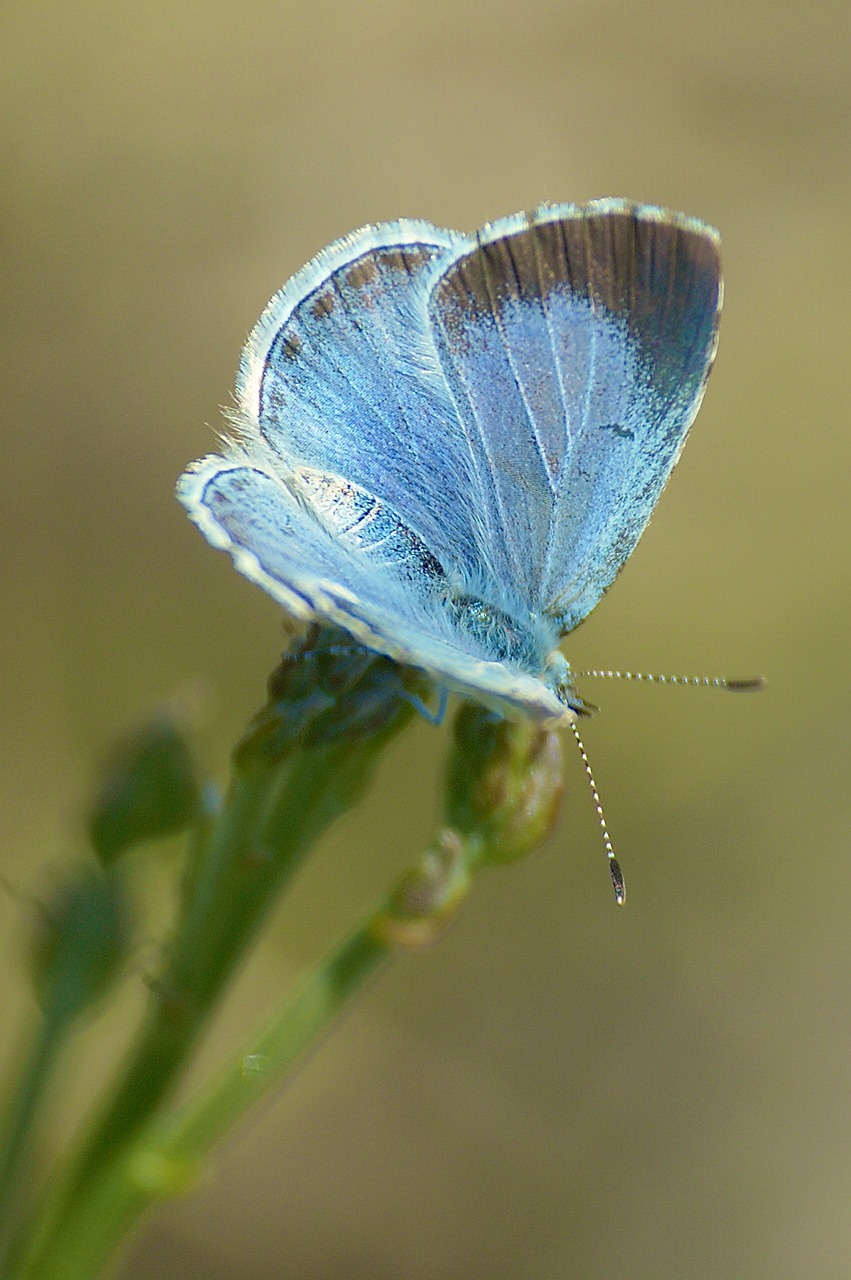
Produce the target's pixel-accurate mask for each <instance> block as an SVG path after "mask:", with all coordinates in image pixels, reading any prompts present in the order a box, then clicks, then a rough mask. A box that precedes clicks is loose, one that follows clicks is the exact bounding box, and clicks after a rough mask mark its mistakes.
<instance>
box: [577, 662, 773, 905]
mask: <svg viewBox="0 0 851 1280" xmlns="http://www.w3.org/2000/svg"><path fill="white" fill-rule="evenodd" d="M586 676H596V677H597V678H598V679H600V680H643V681H645V682H646V683H648V684H678V685H688V686H690V687H692V688H695V687H696V688H705V689H728V690H729V691H730V692H731V693H749V692H751V691H754V690H758V689H764V688H765V680H764V679H763V677H762V676H748V677H746V678H745V679H743V680H730V679H727V678H726V677H724V676H655V675H648V673H647V672H646V671H572V672H571V678H572V679H581V678H584V677H586ZM585 705H586V709H587V706H588V704H585ZM577 710H581V708H577ZM570 728H571V731H572V733H573V736H574V738H575V739H576V745H577V747H578V748H579V754H580V756H581V757H582V764H583V766H584V768H585V773H586V774H587V776H588V782H589V783H590V786H591V797H592V799H593V801H594V808H595V809H596V810H597V818H598V820H599V823H600V830H601V831H602V833H603V844H604V845H605V849H606V857H607V858H608V859H609V873H610V875H611V877H612V887H613V889H614V891H615V902H617V904H618V906H619V907H621V906H623V902H624V898H625V897H626V888H625V886H624V879H623V872H622V871H621V869H620V863H619V862H618V860H617V858H616V857H615V851H614V849H613V848H612V841H611V838H610V836H609V829H608V827H607V826H606V818H605V815H604V814H603V806H602V804H601V803H600V794H599V792H598V791H597V784H596V782H595V781H594V774H593V772H592V769H591V763H590V761H589V759H588V756H587V754H586V752H585V747H584V746H583V743H582V739H581V737H580V736H579V730H578V729H577V727H576V723H575V721H573V720H571V722H570Z"/></svg>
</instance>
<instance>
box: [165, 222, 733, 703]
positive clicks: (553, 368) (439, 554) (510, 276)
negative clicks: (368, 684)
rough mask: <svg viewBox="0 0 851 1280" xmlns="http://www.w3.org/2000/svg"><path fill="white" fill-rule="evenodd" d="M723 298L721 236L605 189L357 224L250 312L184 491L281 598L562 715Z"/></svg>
mask: <svg viewBox="0 0 851 1280" xmlns="http://www.w3.org/2000/svg"><path fill="white" fill-rule="evenodd" d="M721 300H722V283H721V272H720V259H719V240H718V235H717V233H716V232H715V231H714V230H713V229H712V228H711V227H708V226H705V225H704V224H703V223H702V222H699V221H697V220H695V219H693V218H687V217H685V216H683V215H681V214H677V213H670V212H668V211H666V210H663V209H657V208H653V207H650V206H647V205H636V204H631V203H629V202H627V201H625V200H615V199H611V200H596V201H593V202H592V203H590V204H587V205H570V204H566V205H552V206H549V205H545V206H542V207H541V208H538V209H536V210H535V211H534V212H532V213H528V214H527V213H520V214H515V215H514V216H512V217H508V218H503V219H501V220H500V221H498V222H494V223H491V224H489V225H488V226H485V227H484V228H483V229H482V230H481V231H479V232H476V233H475V234H472V235H468V234H463V233H461V232H457V231H450V230H442V229H440V228H438V227H434V226H431V225H430V224H429V223H427V222H414V221H399V222H387V223H381V224H379V225H377V226H368V227H364V228H363V229H362V230H360V231H356V232H355V233H354V234H352V235H350V236H347V237H345V238H344V239H342V240H338V241H337V242H336V243H335V244H332V245H331V246H330V247H329V248H327V249H325V250H324V251H323V252H322V253H320V254H319V255H318V256H317V257H316V258H314V260H313V261H312V262H311V263H309V264H308V265H307V266H306V267H304V268H303V269H302V270H301V271H300V272H298V274H297V275H295V276H294V277H293V278H292V280H290V281H289V283H288V284H287V285H285V287H284V288H283V289H282V290H281V291H280V292H279V293H278V294H276V295H275V297H274V298H273V299H272V301H271V302H270V303H269V305H268V306H267V307H266V310H265V311H264V312H263V315H262V316H261V318H260V320H259V322H258V324H257V326H256V327H255V329H254V331H253V333H252V334H251V336H250V338H249V340H248V343H247V345H246V347H245V350H244V352H243V356H242V361H241V364H240V369H239V375H238V380H237V402H238V408H237V412H236V413H235V414H234V415H233V421H234V425H235V429H236V435H235V438H234V439H233V440H232V441H230V442H228V443H227V444H226V446H225V452H224V454H223V455H221V456H219V455H212V456H210V457H207V458H203V459H201V460H200V461H198V462H196V463H194V464H193V466H191V467H190V468H189V470H188V471H187V472H186V473H185V474H184V475H183V476H182V477H181V480H180V484H179V488H178V496H179V498H180V501H181V502H182V503H183V504H184V506H185V507H186V508H187V510H188V512H189V514H190V516H191V518H192V519H193V520H194V521H195V523H196V524H197V525H198V526H199V528H200V529H201V531H202V533H203V534H204V536H205V537H206V538H207V539H208V541H209V542H211V543H212V544H213V545H214V546H217V547H223V548H224V549H226V550H227V551H229V552H230V554H231V556H232V557H233V560H234V563H235V564H236V567H237V568H238V569H239V570H240V572H242V573H243V574H245V576H246V577H248V578H250V579H251V580H252V581H253V582H256V583H258V584H259V585H260V586H262V587H264V588H265V589H266V590H267V591H268V592H269V594H270V595H272V596H273V597H274V598H275V599H276V600H277V601H279V602H280V604H282V605H283V606H284V608H285V609H287V610H288V611H289V612H290V613H291V614H294V615H295V616H296V617H298V618H301V619H311V620H315V621H319V622H321V623H327V624H333V625H336V626H338V627H342V628H343V629H344V630H345V631H347V632H348V633H349V634H350V635H352V636H353V637H354V638H355V639H356V640H357V641H359V642H360V643H362V644H364V645H366V646H367V647H368V648H370V649H374V650H377V651H378V652H380V653H384V654H387V655H388V656H389V657H391V658H393V659H395V660H397V661H399V662H402V663H407V664H409V665H411V666H414V667H417V668H420V669H422V670H423V671H425V672H427V673H428V674H429V675H430V676H431V677H433V678H434V679H435V680H436V682H437V683H438V684H439V685H440V686H441V687H443V688H445V689H446V688H448V689H452V690H456V691H459V692H461V693H463V694H465V695H466V696H468V697H473V698H476V699H478V700H479V701H480V702H482V703H484V704H486V705H487V706H490V707H494V708H496V709H498V710H500V711H501V712H509V713H511V712H514V713H516V712H518V711H519V712H521V713H526V714H528V715H530V716H532V717H534V718H536V719H538V720H540V721H542V722H544V723H562V724H565V723H568V722H570V721H572V720H573V716H574V711H575V710H576V709H578V707H579V706H581V703H577V702H576V700H575V699H574V702H573V703H571V684H570V669H569V667H568V664H567V662H566V660H565V658H564V657H563V655H562V654H561V653H560V652H559V650H558V647H557V646H558V643H559V640H560V638H561V637H562V636H564V635H566V634H567V633H568V632H569V631H571V630H572V629H573V628H574V627H575V626H577V625H578V624H579V623H580V622H581V621H582V620H583V618H585V617H586V616H587V615H588V614H589V613H590V611H591V610H592V609H593V608H594V606H595V604H596V603H597V602H598V600H599V599H600V598H601V596H602V595H603V593H604V592H605V591H606V590H607V588H608V587H609V585H610V584H611V583H612V581H613V580H614V578H615V577H616V575H617V573H618V571H619V570H620V568H621V566H622V565H623V563H624V561H625V560H626V559H627V557H628V556H629V555H630V553H631V552H632V550H633V548H634V547H635V545H636V543H637V542H638V539H639V537H640V536H641V533H642V531H643V530H644V527H645V526H646V524H647V522H648V520H649V518H650V515H651V513H652V511H653V507H654V506H655V504H656V502H657V500H658V498H659V496H660V494H661V492H662V489H663V488H664V486H665V483H666V481H667V479H668V476H669V475H670V473H671V470H672V469H673V467H674V464H675V463H676V461H677V458H678V457H679V454H680V450H681V449H682V447H683V444H684V442H685V438H686V435H687V434H688V430H689V427H690V426H691V423H692V422H693V420H694V417H695V415H696V413H697V410H698V407H699V405H700V401H701V399H702V397H703V392H704V389H705V386H706V380H707V378H708V375H709V371H710V368H711V366H712V361H713V358H714V355H715V348H716V343H717V331H718V318H719V312H720V308H721Z"/></svg>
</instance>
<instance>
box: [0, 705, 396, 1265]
mask: <svg viewBox="0 0 851 1280" xmlns="http://www.w3.org/2000/svg"><path fill="white" fill-rule="evenodd" d="M392 705H393V707H394V710H393V712H392V714H391V716H390V717H389V718H387V719H386V720H385V722H384V723H381V722H379V726H378V728H377V729H376V730H375V731H374V732H372V733H369V734H367V735H366V736H363V737H362V738H361V740H359V741H357V740H356V741H351V740H349V739H347V738H344V737H338V738H337V739H336V740H334V741H333V742H332V745H328V746H322V745H319V746H314V747H312V748H310V749H299V750H297V751H296V752H295V754H293V755H292V756H288V757H286V758H285V759H284V760H283V762H272V763H271V764H270V763H269V762H266V761H264V760H263V758H262V754H258V755H257V756H256V757H251V755H250V754H249V755H248V760H247V763H246V760H245V758H243V759H242V760H241V761H240V763H239V764H238V772H237V775H236V777H235V779H234V781H233V783H232V785H231V788H230V791H229V793H228V796H227V798H226V800H225V802H224V805H223V808H222V810H221V812H220V814H219V816H218V818H217V820H216V821H215V822H214V823H213V824H212V828H211V831H210V835H209V842H208V847H207V849H206V852H205V854H204V856H203V857H202V858H200V859H199V860H198V863H197V869H196V874H195V877H194V878H193V881H192V883H191V885H190V888H189V892H188V895H187V898H186V901H185V905H184V911H183V915H182V918H181V920H180V922H179V924H178V927H177V929H176V931H175V937H174V940H173V943H172V950H171V956H170V960H169V963H168V965H167V968H166V971H165V974H164V976H163V978H162V980H161V981H160V982H159V983H158V984H157V986H156V988H155V990H154V991H153V993H152V995H153V1003H152V1006H151V1009H150V1011H149V1014H148V1017H147V1019H146V1022H145V1024H144V1026H143V1028H142V1030H141V1032H140V1036H139V1038H138V1041H137V1044H136V1046H135V1047H134V1049H133V1050H132V1052H131V1054H130V1057H129V1061H128V1064H127V1067H126V1068H125V1071H124V1072H123V1074H122V1075H121V1077H120V1079H119V1081H118V1083H117V1085H116V1087H115V1089H114V1090H113V1093H112V1097H111V1101H110V1102H109V1103H108V1104H107V1106H106V1109H105V1111H104V1113H103V1114H102V1115H101V1116H100V1118H99V1119H97V1120H96V1121H95V1123H94V1125H93V1127H92V1129H91V1131H90V1134H89V1137H88V1139H87V1140H84V1142H83V1143H82V1144H81V1146H80V1148H79V1149H78V1150H77V1151H76V1152H75V1153H73V1154H72V1158H71V1161H70V1167H69V1170H68V1172H67V1173H66V1174H65V1176H64V1177H62V1178H55V1179H54V1180H52V1186H51V1190H50V1192H49V1194H48V1195H47V1197H46V1199H45V1202H44V1204H43V1205H42V1206H40V1209H39V1211H38V1212H37V1214H36V1216H35V1218H34V1220H33V1222H32V1223H31V1224H30V1226H29V1229H28V1231H27V1234H26V1238H25V1239H24V1240H23V1241H22V1244H21V1247H20V1250H19V1252H18V1255H17V1257H16V1260H15V1264H14V1265H13V1267H12V1270H11V1271H10V1272H9V1273H8V1275H9V1277H12V1276H15V1277H25V1276H26V1277H47V1276H53V1275H62V1276H63V1277H68V1280H70V1278H71V1277H74V1276H80V1277H83V1276H86V1277H89V1276H91V1275H93V1274H94V1272H93V1271H92V1270H91V1269H90V1268H89V1269H86V1267H85V1266H84V1267H83V1269H82V1270H81V1269H79V1268H78V1269H76V1270H75V1269H73V1267H72V1259H73V1258H74V1256H75V1253H74V1251H75V1249H76V1248H77V1245H76V1244H75V1243H74V1242H75V1241H76V1240H77V1239H78V1237H79V1235H80V1233H81V1232H82V1233H83V1235H84V1237H85V1238H86V1247H85V1250H84V1253H85V1256H86V1257H87V1258H88V1259H89V1260H90V1262H91V1260H92V1259H94V1258H95V1256H97V1257H99V1258H101V1260H105V1258H106V1257H107V1253H103V1254H101V1253H99V1252H98V1245H97V1237H99V1236H104V1237H105V1233H106V1227H107V1224H108V1222H109V1221H110V1220H111V1218H112V1216H113V1215H112V1213H111V1210H110V1209H109V1205H110V1203H111V1200H112V1197H113V1195H118V1196H119V1198H120V1184H121V1181H122V1179H121V1177H120V1176H119V1174H118V1171H119V1170H120V1167H121V1164H122V1162H123V1161H124V1160H126V1158H127V1153H128V1152H129V1151H131V1150H132V1149H133V1148H134V1147H135V1142H136V1139H137V1138H138V1135H139V1134H140V1133H141V1132H142V1131H143V1130H144V1129H145V1128H146V1126H147V1125H148V1124H149V1122H150V1120H151V1118H152V1116H154V1115H155V1114H156V1112H157V1110H158V1109H159V1108H160V1107H161V1105H162V1104H163V1101H164V1099H165V1098H166V1096H167V1094H168V1093H169V1091H170V1089H171V1087H172V1086H173V1084H174V1082H175V1079H176V1077H177V1076H178V1074H179V1072H180V1071H181V1070H182V1068H183V1067H184V1065H185V1064H186V1062H187V1060H188V1059H189V1057H190V1056H191V1055H192V1053H193V1052H194V1050H195V1048H196V1047H197V1044H198V1042H199V1040H200V1038H201V1036H202V1034H203V1032H204V1031H205V1030H206V1026H207V1023H208V1021H209V1018H210V1015H211V1014H212V1012H213V1010H214V1008H215V1006H216V1004H217V1002H218V999H219V997H220V995H221V993H222V991H223V989H224V987H225V986H226V985H227V983H228V981H229V979H230V977H231V976H232V974H233V972H234V970H235V969H236V967H237V965H238V964H239V962H240V960H241V959H242V957H243V955H244V953H245V951H246V949H247V947H248V946H249V944H250V943H251V941H252V939H253V938H254V937H255V935H256V933H257V932H258V930H259V927H260V925H261V923H262V921H263V919H264V918H265V916H266V914H267V912H268V910H269V908H270V906H271V905H272V903H273V902H275V901H276V900H277V898H278V896H279V894H280V892H281V890H282V888H283V887H284V885H285V884H286V883H287V882H288V880H289V879H290V878H291V877H292V875H293V874H294V872H295V871H296V869H297V868H298V866H299V865H300V864H301V861H302V859H303V858H304V856H305V855H306V853H307V852H308V851H309V849H310V847H311V846H312V844H313V842H314V840H315V839H316V837H317V836H318V835H319V834H320V832H321V831H322V830H323V829H324V828H325V827H326V826H327V825H328V824H329V823H330V822H331V821H333V819H334V818H336V817H337V816H338V815H339V814H341V813H342V812H344V811H345V810H346V809H348V808H349V807H350V806H351V805H352V804H353V803H355V801H356V800H357V799H358V798H359V796H360V795H361V794H362V793H363V791H364V790H365V788H366V786H367V784H368V782H369V780H370V778H371V774H372V771H373V768H374V765H375V763H376V761H377V758H378V756H379V754H380V751H381V749H382V748H383V746H384V745H385V743H386V742H387V740H388V739H389V738H390V737H392V736H395V734H396V733H397V732H398V730H399V729H400V728H401V727H402V725H403V724H405V723H406V722H407V720H408V719H409V718H410V716H411V715H412V714H413V713H412V711H411V708H410V707H409V706H407V705H406V704H404V703H401V702H400V700H399V699H398V696H397V695H394V699H393V704H392ZM113 1184H114V1185H113ZM101 1215H103V1216H101ZM114 1240H115V1237H114V1236H113V1235H112V1234H110V1237H109V1246H108V1247H111V1245H112V1244H113V1243H114ZM66 1249H68V1250H70V1252H67V1253H66ZM60 1264H61V1265H60ZM75 1265H76V1264H75ZM86 1265H87V1266H88V1264H86ZM57 1267H58V1268H59V1270H57V1269H56V1268H57Z"/></svg>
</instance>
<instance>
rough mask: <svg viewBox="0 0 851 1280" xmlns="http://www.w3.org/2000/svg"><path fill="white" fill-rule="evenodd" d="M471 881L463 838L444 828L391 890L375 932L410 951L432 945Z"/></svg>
mask: <svg viewBox="0 0 851 1280" xmlns="http://www.w3.org/2000/svg"><path fill="white" fill-rule="evenodd" d="M471 881H472V877H471V873H470V866H469V861H468V857H467V849H466V847H465V845H464V842H463V841H462V840H461V838H460V837H459V835H458V833H457V832H456V831H448V830H447V831H442V832H441V833H440V835H439V836H438V839H437V843H436V844H435V845H434V847H433V848H431V849H427V850H426V852H425V853H424V854H423V856H422V857H421V858H420V860H419V862H418V863H417V864H416V865H415V866H414V867H412V868H411V869H410V871H407V872H405V874H404V875H403V876H402V878H401V880H400V881H399V883H398V884H397V885H396V887H395V889H394V890H393V891H392V892H391V894H390V896H389V898H388V899H387V902H386V904H385V907H384V910H383V911H381V912H380V913H379V915H378V916H377V917H376V919H375V921H374V922H373V926H372V928H373V932H374V933H375V935H376V936H377V937H378V938H379V939H380V940H381V941H382V942H383V943H384V944H385V946H392V947H403V948H405V950H408V951H418V950H420V949H421V948H422V947H427V946H430V944H431V943H432V942H435V941H436V940H437V939H438V938H439V937H440V936H441V934H442V933H443V931H444V929H445V928H446V926H447V925H448V924H449V921H450V920H451V919H452V917H453V916H454V915H455V912H456V911H457V910H458V907H459V905H460V904H461V902H462V901H463V899H464V898H465V897H466V895H467V892H468V890H469V888H470V884H471Z"/></svg>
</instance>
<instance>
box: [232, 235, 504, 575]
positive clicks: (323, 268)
mask: <svg viewBox="0 0 851 1280" xmlns="http://www.w3.org/2000/svg"><path fill="white" fill-rule="evenodd" d="M468 243H469V238H468V237H465V236H462V235H461V234H460V233H457V232H450V231H441V230H439V229H437V228H435V227H432V226H430V225H429V224H427V223H406V222H399V223H388V224H385V225H382V226H378V227H367V228H364V230H363V231H361V232H358V233H355V235H353V236H351V237H348V238H347V239H345V240H342V241H339V242H338V243H337V244H336V245H333V246H332V247H331V248H330V249H329V250H326V251H325V252H324V253H323V254H320V255H319V257H318V258H317V259H315V260H314V262H313V263H311V264H310V265H309V266H308V267H306V268H305V269H304V270H303V271H301V272H299V273H298V275H297V276H295V277H294V278H293V280H292V281H290V283H289V284H288V285H287V286H286V287H285V289H283V290H282V291H281V293H280V294H278V295H277V296H276V297H275V298H273V299H272V301H271V302H270V304H269V306H268V307H267V308H266V311H265V312H264V315H263V317H262V318H261V320H260V322H259V324H258V325H257V328H256V329H255V331H254V333H253V334H252V336H251V338H250V340H249V342H248V345H247V347H246V350H245V354H244V356H243V362H242V367H241V371H240V378H239V383H238V399H239V405H240V419H241V431H242V435H243V439H244V440H245V443H246V445H247V446H248V447H249V449H252V447H253V446H254V445H255V444H256V445H257V446H259V447H260V448H261V449H262V450H263V451H265V452H266V453H267V454H268V456H269V457H270V459H271V460H272V461H273V462H274V464H275V469H276V471H277V473H278V474H280V475H281V476H282V477H283V478H284V479H285V480H286V479H288V478H289V477H290V476H291V475H292V473H293V471H294V470H295V469H296V468H297V467H299V466H307V467H310V468H313V469H314V470H315V471H317V472H327V473H330V474H331V475H337V476H341V477H344V478H345V479H346V480H350V481H352V482H353V483H355V484H356V485H358V486H360V487H362V488H363V489H364V490H366V491H367V492H369V493H372V494H374V495H376V496H377V497H379V498H380V499H381V500H382V501H385V502H387V503H389V504H390V505H391V506H392V507H393V508H394V509H395V510H396V511H397V512H399V513H400V514H401V516H402V518H403V519H404V521H405V523H406V525H407V526H408V527H410V528H411V529H413V530H415V531H416V532H417V534H418V535H419V536H420V537H421V538H422V539H424V540H425V542H426V543H427V544H428V546H429V547H430V548H431V550H432V551H433V553H434V554H435V555H436V556H437V557H438V558H439V559H440V561H441V563H443V564H445V565H447V566H449V565H453V566H455V567H457V568H458V570H459V572H460V573H461V575H462V576H466V575H467V574H468V573H469V572H471V570H472V566H473V565H474V564H475V562H476V560H477V557H478V554H479V552H478V542H479V539H478V536H477V533H476V525H477V523H478V516H477V509H478V505H479V503H480V501H481V495H480V492H479V480H478V477H477V475H476V474H475V472H474V470H473V468H472V466H471V458H470V453H469V448H468V445H467V441H466V439H465V436H464V433H463V431H462V429H461V426H460V424H459V421H458V416H457V412H456V408H455V405H454V402H453V400H452V397H451V396H450V394H449V392H448V390H447V387H446V383H445V380H444V377H443V374H442V371H441V368H440V364H439V361H438V359H437V355H436V353H435V350H434V345H433V343H432V340H431V334H430V332H429V324H428V316H427V310H426V307H427V300H428V295H429V292H430V289H431V282H432V281H433V279H434V278H435V276H436V275H438V274H439V273H440V271H441V269H442V266H443V264H444V263H446V262H448V261H451V260H454V258H455V257H456V256H457V253H458V248H459V246H466V245H467V244H468Z"/></svg>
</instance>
